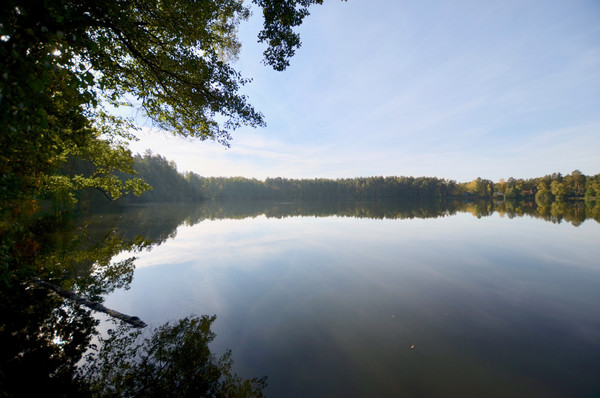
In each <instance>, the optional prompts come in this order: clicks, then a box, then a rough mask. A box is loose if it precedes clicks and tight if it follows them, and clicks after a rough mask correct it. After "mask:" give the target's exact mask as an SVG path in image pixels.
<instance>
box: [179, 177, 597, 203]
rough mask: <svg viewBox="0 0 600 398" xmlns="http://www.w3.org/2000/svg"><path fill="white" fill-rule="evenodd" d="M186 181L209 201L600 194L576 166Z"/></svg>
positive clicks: (539, 197) (577, 196)
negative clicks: (469, 174) (445, 174)
mask: <svg viewBox="0 0 600 398" xmlns="http://www.w3.org/2000/svg"><path fill="white" fill-rule="evenodd" d="M185 178H186V180H187V181H188V182H189V183H190V185H191V186H192V187H195V188H196V189H197V190H198V191H199V192H202V194H203V195H204V197H206V198H209V199H278V200H294V199H298V200H300V199H336V198H337V199H341V198H343V199H353V200H357V199H358V200H360V199H388V198H396V199H424V198H456V197H465V196H467V197H475V198H499V199H530V200H533V199H535V200H536V201H538V202H540V203H552V202H553V201H565V200H569V199H580V198H588V199H592V198H597V197H598V196H600V174H597V175H595V176H591V177H588V176H585V175H583V174H582V173H581V172H579V171H578V170H575V171H573V172H572V173H571V174H568V175H566V176H563V175H561V174H560V173H555V174H552V175H547V176H544V177H539V178H532V179H526V180H525V179H514V178H509V179H508V180H500V181H499V182H497V183H494V182H493V181H491V180H487V179H482V178H477V179H475V180H473V181H471V182H465V183H458V182H456V181H454V180H446V179H440V178H435V177H416V178H415V177H364V178H344V179H335V180H332V179H321V178H318V179H302V180H296V179H286V178H267V179H266V180H264V181H261V180H257V179H248V178H243V177H201V176H199V175H197V174H195V173H187V174H186V176H185Z"/></svg>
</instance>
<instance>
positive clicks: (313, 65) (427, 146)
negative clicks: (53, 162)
mask: <svg viewBox="0 0 600 398" xmlns="http://www.w3.org/2000/svg"><path fill="white" fill-rule="evenodd" d="M260 27H261V21H260V12H255V15H254V16H253V17H252V19H251V20H250V21H248V22H245V23H243V24H242V26H241V27H240V37H241V41H242V45H243V48H242V53H241V55H240V59H239V61H238V62H236V64H235V67H236V68H237V69H238V70H240V71H241V72H242V74H243V75H244V76H245V77H251V78H253V79H254V80H253V82H252V83H250V84H248V85H247V86H245V87H244V88H243V92H244V93H245V94H247V95H248V97H249V100H250V103H251V104H252V105H253V106H254V107H255V108H256V109H257V110H259V111H261V112H262V113H263V114H264V115H265V118H266V122H267V127H266V128H259V129H253V128H240V129H238V130H236V131H234V133H233V137H234V139H233V141H232V142H231V148H229V149H227V148H225V147H223V146H222V145H220V144H218V143H215V142H209V141H204V142H198V141H193V140H186V139H182V138H176V137H173V136H170V135H168V134H165V133H163V132H161V131H159V130H157V129H156V128H152V127H151V126H148V125H146V126H144V130H143V132H142V133H141V134H139V136H140V141H138V142H135V143H132V144H131V149H132V150H133V151H134V152H139V153H143V152H144V150H145V149H147V148H149V149H151V150H152V151H153V152H155V153H160V154H161V155H163V156H165V157H167V158H168V159H169V160H174V161H175V162H176V163H177V165H178V168H179V170H180V171H188V170H189V171H194V172H196V173H198V174H200V175H204V176H244V177H255V178H259V179H264V178H266V177H277V176H281V177H288V178H315V177H324V178H338V177H360V176H378V175H384V176H387V175H399V176H400V175H405V176H415V177H416V176H436V177H442V178H449V179H455V180H457V181H470V180H472V179H474V178H476V177H478V176H480V177H484V178H490V179H492V180H498V179H500V178H505V179H506V178H508V177H511V176H512V177H524V178H528V177H537V176H542V175H545V174H550V173H552V172H561V173H563V174H566V173H570V172H571V171H573V170H574V169H579V170H580V171H582V172H583V173H584V174H588V175H591V174H596V173H599V172H600V2H598V1H597V0H590V1H578V0H569V1H565V0H559V1H555V0H544V1H537V0H532V1H530V0H519V1H511V0H507V1H487V0H486V1H452V2H450V1H437V0H424V1H411V2H409V1H398V0H394V1H391V0H386V1H384V0H348V2H347V3H344V2H341V1H337V0H327V1H326V2H325V4H324V5H322V6H313V7H312V8H311V15H310V16H309V17H308V18H307V19H306V20H305V22H304V24H303V25H302V26H301V28H300V29H299V32H300V34H301V37H302V42H303V46H302V47H301V48H300V49H299V50H298V51H297V53H296V56H295V57H294V58H293V59H292V63H291V66H290V67H289V68H288V69H287V70H286V71H285V72H275V71H273V70H271V69H270V68H268V67H266V66H263V65H262V63H261V58H262V51H263V47H262V45H260V44H258V43H256V41H257V40H256V35H257V33H258V31H259V30H260Z"/></svg>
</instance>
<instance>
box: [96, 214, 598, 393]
mask: <svg viewBox="0 0 600 398" xmlns="http://www.w3.org/2000/svg"><path fill="white" fill-rule="evenodd" d="M220 217H222V218H216V219H213V220H206V219H205V220H203V221H201V222H198V223H195V224H194V222H196V221H197V220H196V221H194V222H188V223H187V224H185V223H184V224H182V225H180V226H179V227H178V228H177V230H176V236H174V237H173V238H172V239H167V240H166V241H165V242H164V243H163V244H161V245H160V246H156V247H154V248H153V249H152V250H151V251H149V252H142V253H139V254H137V255H138V260H137V262H136V267H137V268H136V271H135V277H134V280H133V283H132V284H131V289H130V290H127V291H119V292H116V293H114V294H112V295H111V296H109V297H108V298H107V300H106V305H107V306H108V307H110V308H115V309H118V310H119V311H122V312H125V313H128V314H135V315H137V316H139V317H140V318H142V319H143V320H144V321H146V322H148V323H150V324H154V325H158V324H160V323H163V322H166V321H170V320H176V319H178V318H182V317H185V316H188V315H190V314H195V315H201V314H216V315H217V321H216V323H215V325H214V327H213V330H214V331H215V332H216V334H217V338H216V339H215V341H214V343H213V346H212V347H213V351H214V352H215V353H222V352H224V351H225V350H226V349H228V348H229V349H232V351H233V358H234V360H235V362H236V371H237V373H238V374H239V375H240V376H242V377H255V376H263V375H266V376H268V384H269V386H268V387H267V389H266V390H265V393H266V394H267V396H272V397H331V396H336V397H337V396H347V397H350V396H356V397H361V396H390V397H392V396H393V397H396V396H406V397H428V396H473V397H476V396H477V397H481V396H486V397H490V396H498V397H508V396H511V397H517V396H518V397H537V396H539V397H554V396H556V397H564V396H578V397H586V396H588V397H598V396H600V260H599V259H600V244H599V242H600V224H599V223H598V222H596V221H594V220H587V221H585V222H583V223H581V224H580V225H579V226H577V227H576V226H574V225H572V224H570V223H564V222H563V223H552V222H547V221H544V220H542V219H538V218H531V217H527V216H525V217H517V218H512V219H509V218H508V217H501V216H500V215H499V214H498V213H496V214H492V215H491V216H488V217H482V218H477V217H474V216H473V215H472V214H470V213H460V212H458V213H456V214H454V215H448V216H445V217H440V218H425V219H423V218H412V219H371V218H368V217H363V218H353V217H340V216H334V215H330V216H325V217H316V216H291V217H279V218H277V217H267V216H265V215H256V214H255V215H253V216H252V217H243V216H240V215H237V216H236V217H238V218H235V219H232V218H227V215H226V214H222V215H221V216H220Z"/></svg>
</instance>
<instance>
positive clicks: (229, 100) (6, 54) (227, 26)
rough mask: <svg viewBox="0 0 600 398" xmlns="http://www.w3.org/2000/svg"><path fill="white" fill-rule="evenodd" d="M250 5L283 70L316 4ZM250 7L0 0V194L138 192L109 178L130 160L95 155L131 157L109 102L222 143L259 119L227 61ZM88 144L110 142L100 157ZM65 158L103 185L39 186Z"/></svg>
mask: <svg viewBox="0 0 600 398" xmlns="http://www.w3.org/2000/svg"><path fill="white" fill-rule="evenodd" d="M254 3H255V4H257V5H258V6H259V7H261V8H262V10H263V15H264V18H265V21H264V30H263V31H262V32H261V33H260V34H259V39H260V41H262V42H265V43H267V45H268V46H267V49H266V50H265V63H266V64H268V65H272V66H273V67H274V68H275V69H276V70H283V69H285V67H286V66H287V65H288V64H289V58H290V57H291V56H293V55H294V51H295V49H296V48H298V47H299V46H300V44H301V43H300V39H299V36H298V34H297V33H295V32H294V31H293V28H294V27H296V26H298V25H300V24H301V23H302V21H303V19H304V18H305V17H306V16H307V15H308V7H309V6H310V5H311V4H320V3H322V0H289V1H279V0H254ZM249 14H250V9H249V7H248V6H246V5H244V3H243V1H242V0H211V1H200V2H199V1H194V0H166V1H156V0H155V1H146V0H107V1H95V0H47V1H43V2H39V1H37V0H6V1H4V2H2V5H0V57H1V58H2V60H3V62H2V63H1V64H0V84H1V86H0V100H1V104H2V106H1V107H0V125H1V126H2V129H3V131H2V134H0V148H2V152H1V154H0V175H1V179H0V183H1V184H2V186H1V188H3V189H2V190H0V192H2V195H3V196H2V197H0V199H2V200H3V201H4V202H6V201H10V200H13V199H15V198H19V197H20V196H25V197H31V196H35V195H38V194H40V193H41V192H42V191H44V190H46V191H48V190H49V191H52V192H59V191H60V190H61V189H62V190H72V189H77V188H79V187H80V186H87V187H99V188H101V189H104V190H107V186H109V187H110V189H108V191H109V192H110V196H111V197H115V196H119V195H120V194H122V193H123V192H124V191H128V190H129V191H136V190H137V192H139V191H140V190H142V189H143V188H145V187H143V186H141V185H139V184H138V183H137V182H136V181H133V182H132V183H130V184H129V185H128V186H120V185H119V184H115V180H114V179H112V177H110V176H114V175H115V171H117V170H119V171H124V172H129V171H130V168H131V166H132V164H133V163H132V161H131V160H128V162H125V163H123V162H122V161H120V162H118V164H117V165H114V164H105V163H103V162H96V160H98V157H99V158H100V159H105V158H111V157H112V156H113V154H114V152H115V151H116V152H120V153H121V154H123V155H125V158H131V154H130V153H128V152H127V149H126V145H125V142H126V141H127V140H128V139H132V138H133V137H132V136H131V134H130V133H129V131H130V128H131V127H132V126H131V124H130V123H127V120H125V119H123V118H118V117H111V116H109V115H108V114H107V112H106V111H105V110H104V108H103V106H104V105H107V104H108V105H111V106H115V107H119V106H132V104H137V105H139V106H140V107H141V109H142V110H143V111H144V113H145V114H146V115H147V116H148V117H149V118H150V119H151V120H153V121H154V122H155V123H156V125H158V126H159V127H161V128H163V129H165V130H168V131H170V132H172V133H174V134H179V135H183V136H188V137H196V138H198V139H201V140H204V139H212V140H217V141H219V142H221V143H223V144H225V145H228V143H229V141H230V139H231V135H230V132H231V131H232V130H235V129H236V128H237V127H239V126H241V125H249V126H254V127H256V126H263V125H264V124H265V123H264V118H263V115H262V114H261V113H260V112H258V111H256V110H254V108H253V107H252V106H251V105H250V104H249V103H248V101H247V98H246V97H245V96H244V95H242V94H240V93H239V89H240V87H241V86H242V85H244V84H246V83H247V82H248V81H249V80H248V79H246V78H244V77H242V75H241V74H240V72H238V71H236V70H235V69H234V68H232V66H231V65H230V63H231V61H232V60H234V59H235V58H236V56H237V55H238V52H239V49H240V45H241V44H240V42H239V40H238V37H237V27H238V25H239V23H240V22H241V21H243V20H245V19H247V18H248V16H249ZM221 120H222V122H219V121H221ZM97 141H103V142H106V143H108V144H107V145H106V146H105V147H104V148H102V153H101V154H99V153H98V151H99V148H98V145H96V144H95V143H96V142H97ZM71 154H76V155H77V156H87V157H86V158H85V159H88V160H90V161H92V162H94V165H95V166H96V168H97V169H98V170H99V172H100V175H102V176H104V177H106V176H109V177H108V180H106V179H105V180H101V179H100V180H98V179H96V180H93V179H88V177H83V176H80V178H79V179H78V180H74V179H73V178H70V179H69V181H66V180H65V179H62V183H61V184H59V183H58V182H57V181H54V180H56V178H54V179H52V178H51V179H50V181H48V179H46V178H45V176H53V175H55V174H56V170H57V169H58V168H59V167H60V165H61V164H62V163H63V162H64V161H65V159H66V158H67V157H68V156H69V155H71ZM92 155H93V156H92ZM123 168H125V169H124V170H123ZM66 182H68V183H66ZM107 184H108V185H107ZM6 192H9V193H10V194H7V193H6ZM2 207H3V208H6V206H2Z"/></svg>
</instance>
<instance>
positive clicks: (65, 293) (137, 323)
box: [32, 278, 146, 328]
mask: <svg viewBox="0 0 600 398" xmlns="http://www.w3.org/2000/svg"><path fill="white" fill-rule="evenodd" d="M32 282H33V283H34V284H36V285H37V286H41V287H43V288H46V289H48V290H52V291H53V292H54V293H56V294H58V295H59V296H61V297H63V298H67V299H69V300H73V301H75V302H76V303H77V304H80V305H84V306H86V307H88V308H90V309H92V310H94V311H99V312H103V313H105V314H107V315H109V316H111V317H113V318H117V319H120V320H122V321H123V322H125V323H128V324H130V325H131V326H133V327H136V328H144V327H146V323H144V322H143V321H142V320H141V319H140V318H138V317H137V316H130V315H125V314H122V313H120V312H118V311H115V310H111V309H110V308H106V307H105V306H103V305H102V304H100V303H96V302H93V301H90V300H88V299H86V298H84V297H81V296H79V295H78V294H77V293H75V292H72V291H70V290H66V289H63V288H62V287H60V286H57V285H54V284H52V283H49V282H45V281H43V280H41V279H39V278H33V279H32Z"/></svg>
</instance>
